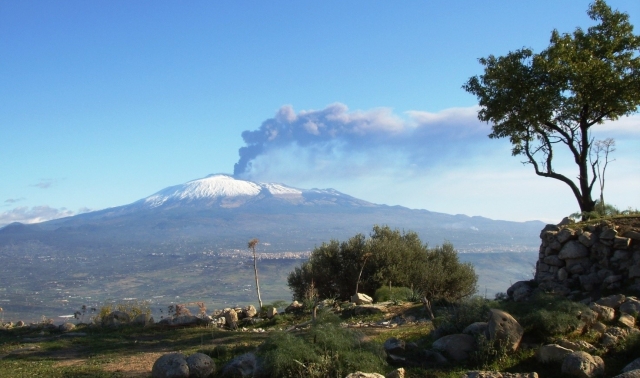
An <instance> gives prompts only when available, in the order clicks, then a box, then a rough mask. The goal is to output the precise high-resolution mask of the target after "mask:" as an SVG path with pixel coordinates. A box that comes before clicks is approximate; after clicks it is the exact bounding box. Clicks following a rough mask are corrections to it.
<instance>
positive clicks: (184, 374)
mask: <svg viewBox="0 0 640 378" xmlns="http://www.w3.org/2000/svg"><path fill="white" fill-rule="evenodd" d="M151 376H152V377H153V378H188V377H189V365H187V361H186V358H185V356H184V354H182V353H169V354H165V355H163V356H161V357H160V358H158V359H157V360H156V362H155V363H154V364H153V368H152V369H151Z"/></svg>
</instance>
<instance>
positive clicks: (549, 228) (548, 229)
mask: <svg viewBox="0 0 640 378" xmlns="http://www.w3.org/2000/svg"><path fill="white" fill-rule="evenodd" d="M558 231H560V227H558V226H556V225H555V224H548V225H546V226H544V228H543V229H542V230H541V231H540V239H542V240H545V239H551V238H553V237H555V235H556V234H557V233H558Z"/></svg>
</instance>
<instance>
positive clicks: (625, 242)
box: [613, 236, 631, 249]
mask: <svg viewBox="0 0 640 378" xmlns="http://www.w3.org/2000/svg"><path fill="white" fill-rule="evenodd" d="M629 245H631V239H629V238H625V237H624V236H616V237H615V238H614V239H613V248H615V249H627V248H629Z"/></svg>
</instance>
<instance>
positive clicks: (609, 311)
mask: <svg viewBox="0 0 640 378" xmlns="http://www.w3.org/2000/svg"><path fill="white" fill-rule="evenodd" d="M589 308H590V309H591V310H593V311H595V312H597V313H598V317H599V318H600V319H602V320H604V321H605V322H610V321H612V320H613V319H614V318H615V316H616V315H615V314H616V313H615V310H614V309H613V308H611V307H607V306H601V305H599V304H597V303H591V304H590V305H589Z"/></svg>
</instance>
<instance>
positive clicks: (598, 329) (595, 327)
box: [591, 322, 607, 333]
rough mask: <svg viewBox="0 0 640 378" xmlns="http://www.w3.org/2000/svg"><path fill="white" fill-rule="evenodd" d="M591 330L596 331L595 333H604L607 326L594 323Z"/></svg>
mask: <svg viewBox="0 0 640 378" xmlns="http://www.w3.org/2000/svg"><path fill="white" fill-rule="evenodd" d="M591 329H592V330H594V331H596V332H600V333H604V332H605V331H606V330H607V326H606V325H605V324H604V323H602V322H595V323H594V324H593V325H592V326H591Z"/></svg>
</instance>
